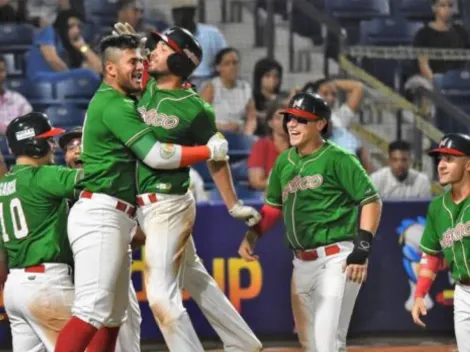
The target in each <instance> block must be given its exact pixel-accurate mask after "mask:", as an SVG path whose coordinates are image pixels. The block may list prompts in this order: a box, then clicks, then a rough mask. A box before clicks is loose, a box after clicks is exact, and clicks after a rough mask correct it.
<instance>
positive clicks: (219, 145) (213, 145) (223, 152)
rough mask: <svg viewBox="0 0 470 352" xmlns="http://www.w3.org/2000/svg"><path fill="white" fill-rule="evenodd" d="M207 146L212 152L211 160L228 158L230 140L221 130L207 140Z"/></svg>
mask: <svg viewBox="0 0 470 352" xmlns="http://www.w3.org/2000/svg"><path fill="white" fill-rule="evenodd" d="M206 145H207V147H208V148H209V150H210V152H211V157H210V159H209V160H213V161H226V160H228V156H227V153H228V142H227V140H226V139H225V137H224V135H223V134H222V133H220V132H217V133H216V134H214V135H213V136H212V137H211V138H210V139H209V141H208V142H207V144H206Z"/></svg>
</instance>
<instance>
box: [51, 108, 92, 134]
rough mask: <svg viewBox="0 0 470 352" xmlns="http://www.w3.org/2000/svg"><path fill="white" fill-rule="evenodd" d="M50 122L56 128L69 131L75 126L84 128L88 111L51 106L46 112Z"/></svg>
mask: <svg viewBox="0 0 470 352" xmlns="http://www.w3.org/2000/svg"><path fill="white" fill-rule="evenodd" d="M44 113H45V114H46V115H47V116H48V117H49V120H50V121H51V123H52V124H53V125H54V126H58V127H62V128H65V129H69V128H72V127H75V126H82V125H83V120H84V119H85V114H86V110H84V109H79V108H77V107H75V106H66V105H63V106H51V107H48V108H47V109H46V110H44Z"/></svg>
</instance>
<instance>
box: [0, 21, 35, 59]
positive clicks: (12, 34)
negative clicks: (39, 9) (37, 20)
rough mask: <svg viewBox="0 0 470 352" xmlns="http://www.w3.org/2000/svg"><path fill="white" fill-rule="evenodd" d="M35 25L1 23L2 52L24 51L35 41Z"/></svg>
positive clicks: (0, 51) (0, 45) (0, 48)
mask: <svg viewBox="0 0 470 352" xmlns="http://www.w3.org/2000/svg"><path fill="white" fill-rule="evenodd" d="M33 37H34V27H33V26H31V25H29V24H2V25H0V53H12V52H23V51H26V50H28V49H29V46H30V45H31V44H32V43H33Z"/></svg>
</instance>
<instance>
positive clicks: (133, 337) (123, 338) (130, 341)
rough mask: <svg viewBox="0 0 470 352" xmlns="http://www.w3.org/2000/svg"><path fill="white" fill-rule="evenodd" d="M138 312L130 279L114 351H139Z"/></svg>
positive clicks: (139, 317) (139, 315)
mask: <svg viewBox="0 0 470 352" xmlns="http://www.w3.org/2000/svg"><path fill="white" fill-rule="evenodd" d="M129 260H130V261H131V262H132V250H129ZM141 323H142V315H141V314H140V306H139V301H138V300H137V294H136V293H135V289H134V285H133V284H132V279H130V282H129V306H128V308H127V312H126V320H125V321H124V323H123V324H122V325H121V328H120V329H119V335H118V339H117V343H116V349H115V352H140V324H141Z"/></svg>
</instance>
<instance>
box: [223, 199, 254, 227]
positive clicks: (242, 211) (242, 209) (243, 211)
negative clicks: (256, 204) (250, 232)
mask: <svg viewBox="0 0 470 352" xmlns="http://www.w3.org/2000/svg"><path fill="white" fill-rule="evenodd" d="M228 212H229V213H230V215H232V217H234V218H235V219H239V220H244V221H245V224H247V225H248V226H250V227H251V226H255V225H256V224H257V223H258V222H260V220H261V215H260V213H258V211H257V210H256V209H255V208H253V207H248V206H246V205H244V204H243V202H242V201H241V200H239V201H238V202H237V204H235V205H234V206H233V207H232V208H230V209H229V211H228Z"/></svg>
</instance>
